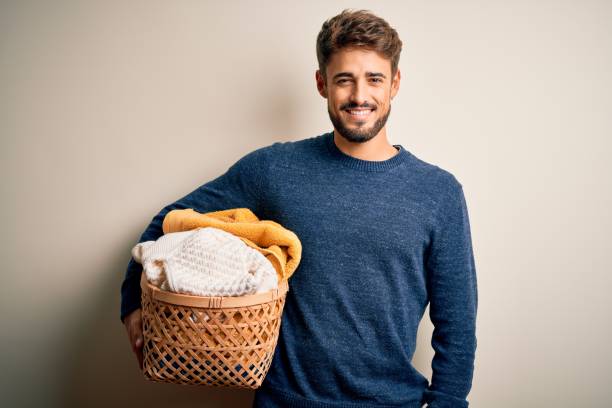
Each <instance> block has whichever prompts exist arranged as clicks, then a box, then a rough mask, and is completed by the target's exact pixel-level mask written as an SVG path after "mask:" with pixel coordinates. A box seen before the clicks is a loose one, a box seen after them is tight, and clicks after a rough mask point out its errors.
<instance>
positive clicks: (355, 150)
mask: <svg viewBox="0 0 612 408" xmlns="http://www.w3.org/2000/svg"><path fill="white" fill-rule="evenodd" d="M334 143H335V144H336V146H338V149H340V150H341V151H342V153H344V154H347V155H349V156H352V157H354V158H356V159H361V160H369V161H383V160H388V159H390V158H392V157H393V156H395V155H396V154H398V153H399V151H398V150H397V148H395V147H393V145H391V144H390V143H389V141H388V140H387V132H385V129H382V130H381V131H380V132H379V133H378V134H377V135H376V136H374V137H373V138H372V139H370V140H368V141H367V142H364V143H356V142H350V141H348V140H346V139H345V138H344V137H342V136H341V135H340V134H339V133H338V131H337V130H336V129H334Z"/></svg>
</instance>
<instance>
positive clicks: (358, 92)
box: [349, 81, 367, 106]
mask: <svg viewBox="0 0 612 408" xmlns="http://www.w3.org/2000/svg"><path fill="white" fill-rule="evenodd" d="M349 99H350V101H351V103H352V104H354V105H357V106H361V105H363V104H364V103H365V102H366V101H367V86H366V84H363V83H362V81H355V85H354V86H353V89H352V92H351V95H350V98H349Z"/></svg>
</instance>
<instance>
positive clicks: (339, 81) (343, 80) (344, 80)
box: [338, 79, 348, 84]
mask: <svg viewBox="0 0 612 408" xmlns="http://www.w3.org/2000/svg"><path fill="white" fill-rule="evenodd" d="M346 81H348V79H339V80H338V83H339V84H342V83H344V82H346Z"/></svg>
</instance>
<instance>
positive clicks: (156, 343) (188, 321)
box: [141, 281, 289, 389]
mask: <svg viewBox="0 0 612 408" xmlns="http://www.w3.org/2000/svg"><path fill="white" fill-rule="evenodd" d="M141 287H142V288H143V291H142V318H143V336H144V346H143V357H144V361H143V374H144V376H145V378H146V379H148V380H151V381H160V382H169V383H175V384H191V385H209V386H219V387H239V388H249V389H256V388H258V387H259V386H261V383H262V382H263V380H264V377H265V376H266V374H267V372H268V369H269V368H270V364H271V363H272V357H273V356H274V349H275V347H276V343H277V341H278V335H279V331H280V324H281V315H282V312H283V307H284V305H285V298H286V293H287V290H288V289H289V288H288V285H286V284H285V285H284V286H282V287H281V290H277V291H276V292H275V295H276V296H269V298H273V300H269V298H267V299H266V300H267V301H265V302H263V303H260V302H261V296H259V297H255V296H253V297H252V298H253V299H255V301H256V302H257V303H256V304H251V305H244V306H238V307H224V306H223V302H222V300H224V299H229V298H223V299H219V298H216V299H215V300H217V301H216V302H211V303H213V304H215V305H216V307H196V306H188V305H181V304H178V303H179V301H175V303H169V302H166V301H162V300H159V299H156V296H155V295H154V294H155V293H159V291H156V289H157V288H154V287H152V285H150V284H149V283H145V282H144V281H143V282H141ZM174 299H181V296H180V295H178V296H174ZM185 299H186V300H187V299H193V296H185ZM201 299H204V298H201ZM245 299H247V298H245ZM257 299H259V300H257ZM185 303H187V304H189V303H190V302H188V301H186V302H185Z"/></svg>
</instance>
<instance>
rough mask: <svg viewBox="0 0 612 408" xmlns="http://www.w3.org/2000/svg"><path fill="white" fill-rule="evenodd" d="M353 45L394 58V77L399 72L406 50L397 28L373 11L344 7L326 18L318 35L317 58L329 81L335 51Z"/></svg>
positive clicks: (392, 65) (324, 76)
mask: <svg viewBox="0 0 612 408" xmlns="http://www.w3.org/2000/svg"><path fill="white" fill-rule="evenodd" d="M352 47H361V48H365V49H368V50H372V51H376V52H378V53H379V54H381V55H382V56H383V57H384V58H386V59H388V60H390V61H391V76H393V75H395V73H396V71H397V68H398V65H399V58H400V52H401V51H402V41H401V40H400V39H399V35H398V34H397V31H395V30H394V29H393V28H392V27H391V26H390V25H389V23H387V22H386V21H385V20H383V19H382V18H380V17H378V16H376V15H374V14H373V13H372V12H371V11H369V10H351V9H344V10H343V11H342V12H341V13H340V14H338V15H337V16H334V17H332V18H330V19H328V20H327V21H325V22H324V23H323V26H322V27H321V31H319V35H318V36H317V60H318V61H319V70H320V71H321V75H322V76H323V78H324V79H325V81H327V79H326V72H325V69H326V67H327V64H328V62H329V60H330V58H331V56H332V55H333V53H334V52H336V51H338V50H340V49H342V48H352Z"/></svg>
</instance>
